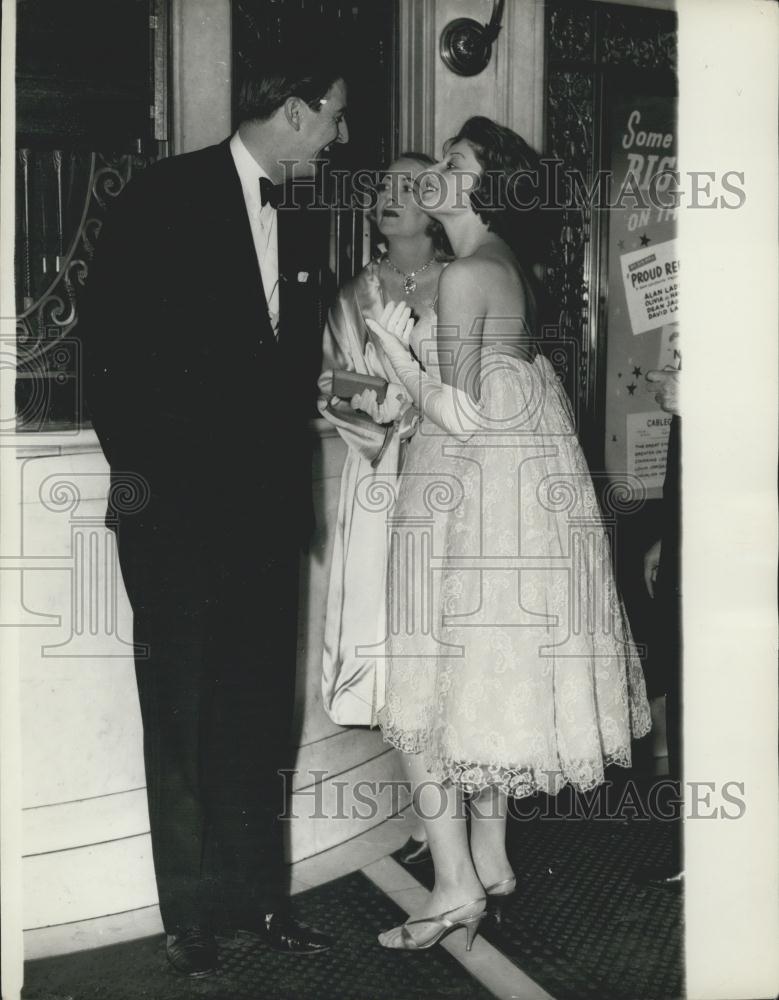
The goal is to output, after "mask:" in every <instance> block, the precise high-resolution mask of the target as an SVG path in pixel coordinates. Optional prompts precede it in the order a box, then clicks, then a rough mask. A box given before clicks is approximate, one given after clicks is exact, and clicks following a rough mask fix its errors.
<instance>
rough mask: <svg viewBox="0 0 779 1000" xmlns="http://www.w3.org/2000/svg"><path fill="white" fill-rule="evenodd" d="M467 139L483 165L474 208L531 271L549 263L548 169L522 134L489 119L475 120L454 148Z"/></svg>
mask: <svg viewBox="0 0 779 1000" xmlns="http://www.w3.org/2000/svg"><path fill="white" fill-rule="evenodd" d="M460 140H465V141H466V142H467V143H469V145H470V146H471V147H472V149H473V151H474V154H475V156H476V159H477V160H478V161H479V164H480V166H481V167H482V174H481V176H480V177H479V179H478V181H477V183H476V185H475V187H474V188H473V190H472V191H471V193H470V199H471V207H472V208H473V210H474V212H476V214H477V215H478V216H479V217H480V218H481V219H483V220H484V222H485V223H486V224H487V227H488V228H489V229H490V230H491V231H492V232H494V233H497V234H498V235H499V236H500V237H501V238H502V239H504V240H505V241H506V243H508V245H509V246H510V247H511V249H512V250H513V251H514V253H515V254H516V255H517V258H518V259H519V261H520V263H521V264H523V265H524V266H525V267H532V265H534V264H538V263H543V261H544V259H545V257H546V256H547V247H548V240H549V235H550V229H549V222H550V221H551V220H550V217H549V216H550V214H551V213H549V212H546V211H545V210H544V209H543V208H542V207H540V206H542V205H543V204H544V203H545V201H546V196H545V184H544V176H545V174H544V171H543V169H542V165H541V160H540V157H539V156H538V154H537V153H536V152H535V151H534V150H533V149H532V148H531V147H530V146H529V145H528V144H527V143H526V142H525V140H524V139H523V138H522V136H521V135H518V134H517V133H516V132H512V130H511V129H510V128H506V127H505V126H503V125H498V123H497V122H494V121H492V120H491V119H489V118H484V117H483V116H476V117H474V118H469V119H468V121H467V122H465V124H464V125H463V126H462V128H461V129H460V131H459V132H458V133H457V135H456V136H454V137H453V138H452V139H450V140H449V142H448V144H447V145H448V146H451V145H452V144H453V143H455V142H459V141H460Z"/></svg>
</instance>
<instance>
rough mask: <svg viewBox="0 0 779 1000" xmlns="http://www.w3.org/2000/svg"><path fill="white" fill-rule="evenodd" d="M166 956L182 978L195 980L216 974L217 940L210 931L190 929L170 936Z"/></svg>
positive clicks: (197, 928)
mask: <svg viewBox="0 0 779 1000" xmlns="http://www.w3.org/2000/svg"><path fill="white" fill-rule="evenodd" d="M165 954H166V955H167V958H168V961H169V962H170V964H171V965H172V966H173V968H174V969H175V970H176V972H178V973H179V974H180V975H182V976H189V977H190V978H192V979H195V978H197V977H199V976H210V975H211V973H213V972H216V965H217V961H218V956H217V950H216V940H215V939H214V935H213V934H211V933H210V931H206V930H203V928H202V927H188V928H187V929H186V930H184V931H181V933H179V934H168V938H167V942H166V944H165Z"/></svg>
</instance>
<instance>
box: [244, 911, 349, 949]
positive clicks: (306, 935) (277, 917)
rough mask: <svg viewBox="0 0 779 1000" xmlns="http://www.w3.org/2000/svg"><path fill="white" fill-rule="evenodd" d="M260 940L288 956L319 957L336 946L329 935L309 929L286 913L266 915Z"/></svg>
mask: <svg viewBox="0 0 779 1000" xmlns="http://www.w3.org/2000/svg"><path fill="white" fill-rule="evenodd" d="M260 938H261V939H262V940H263V941H264V942H265V943H266V944H267V945H268V946H269V947H271V948H273V950H274V951H280V952H283V953H284V954H286V955H318V954H319V953H320V952H323V951H327V949H328V948H332V946H333V944H334V941H333V938H332V937H331V936H330V935H329V934H323V933H322V932H321V931H318V930H315V929H314V928H313V927H308V926H307V925H306V924H303V923H301V922H300V921H299V920H295V918H294V917H291V916H289V914H286V913H266V914H265V922H264V924H263V926H262V928H261V929H260Z"/></svg>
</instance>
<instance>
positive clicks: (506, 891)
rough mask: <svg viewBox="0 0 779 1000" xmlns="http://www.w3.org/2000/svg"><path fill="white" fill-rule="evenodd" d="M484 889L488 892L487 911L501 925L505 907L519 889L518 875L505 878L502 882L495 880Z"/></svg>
mask: <svg viewBox="0 0 779 1000" xmlns="http://www.w3.org/2000/svg"><path fill="white" fill-rule="evenodd" d="M484 891H485V892H486V893H487V906H486V912H487V913H488V914H489V915H490V917H492V919H493V920H494V921H495V923H496V924H497V925H498V926H500V925H501V924H502V923H503V907H504V906H505V904H506V902H507V901H508V900H509V899H510V898H511V897H512V896H513V895H514V893H515V892H516V891H517V879H516V876H515V875H512V876H511V878H504V879H501V881H500V882H493V884H492V885H488V886H487V888H486V889H485V890H484Z"/></svg>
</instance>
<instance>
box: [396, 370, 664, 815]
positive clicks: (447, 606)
mask: <svg viewBox="0 0 779 1000" xmlns="http://www.w3.org/2000/svg"><path fill="white" fill-rule="evenodd" d="M482 399H483V401H484V402H485V406H486V414H487V417H489V418H490V419H491V420H492V421H494V426H495V430H494V432H492V433H485V434H480V435H478V436H475V437H472V438H471V439H470V441H468V442H467V443H466V444H461V443H458V442H457V441H456V440H455V439H453V438H452V437H450V436H447V435H445V434H444V433H443V432H442V431H440V430H439V429H438V428H436V427H435V426H434V425H432V424H431V423H430V421H424V422H423V424H422V426H421V427H420V430H419V431H418V433H417V435H416V437H415V438H414V439H413V440H412V442H411V444H410V446H409V450H408V454H407V456H406V462H405V465H404V468H403V474H402V476H401V479H400V482H399V484H398V498H397V502H396V504H395V507H394V510H393V511H392V516H391V541H390V556H389V567H388V606H387V621H388V639H387V653H388V659H387V688H386V702H385V705H384V707H383V709H382V710H381V711H380V713H379V716H378V722H379V725H380V726H381V728H382V731H383V733H384V736H385V738H386V739H387V740H388V741H389V742H390V743H392V744H393V745H394V746H396V747H397V748H398V749H400V750H402V751H403V752H405V753H421V754H423V755H424V760H425V763H426V767H427V770H428V771H429V773H430V776H431V778H433V779H434V780H437V781H439V782H446V781H453V782H456V783H458V784H459V785H461V786H462V787H463V788H464V789H465V790H467V791H470V792H473V791H477V790H479V789H482V788H485V787H486V786H488V785H495V786H497V787H499V788H500V789H501V790H502V791H504V792H505V793H506V794H508V795H511V796H514V797H521V796H524V795H528V794H530V793H532V792H535V791H537V790H540V791H545V792H551V793H555V792H557V791H559V789H560V788H562V787H563V786H564V785H566V784H571V785H573V786H574V787H575V788H577V789H580V790H587V789H591V788H593V787H595V786H596V785H598V784H599V783H601V782H602V781H603V780H604V768H605V767H606V766H607V765H609V764H620V765H622V766H629V765H630V762H631V740H632V738H634V737H640V736H643V735H645V734H646V733H647V732H648V731H649V729H650V725H651V722H650V714H649V705H648V702H647V698H646V691H645V686H644V678H643V674H642V670H641V664H640V661H639V659H638V655H637V653H636V650H635V647H634V644H633V641H632V637H631V634H630V628H629V625H628V623H627V620H626V618H625V615H624V611H623V608H622V605H621V602H620V600H619V597H618V595H617V592H616V588H615V584H614V578H613V573H612V566H611V547H610V543H609V538H608V533H607V531H606V527H605V526H604V522H603V519H602V517H601V514H600V511H599V508H598V505H597V501H596V497H595V492H594V488H593V485H592V480H591V477H590V474H589V471H588V469H587V465H586V462H585V459H584V456H583V454H582V451H581V448H580V446H579V443H578V440H577V439H576V435H575V433H574V431H573V426H572V421H571V414H570V406H569V404H568V401H567V398H566V397H565V395H564V393H563V391H562V389H561V388H560V386H559V383H558V382H557V380H556V378H555V375H554V371H553V369H552V367H551V365H550V364H549V363H548V361H546V359H544V358H543V357H539V358H537V359H536V361H535V362H534V363H533V364H532V365H531V364H529V363H527V362H524V361H519V360H518V359H507V358H506V356H505V355H504V356H502V357H501V359H500V364H498V365H496V366H494V371H492V373H490V372H489V371H488V372H487V374H486V376H485V379H484V383H483V385H482Z"/></svg>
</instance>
